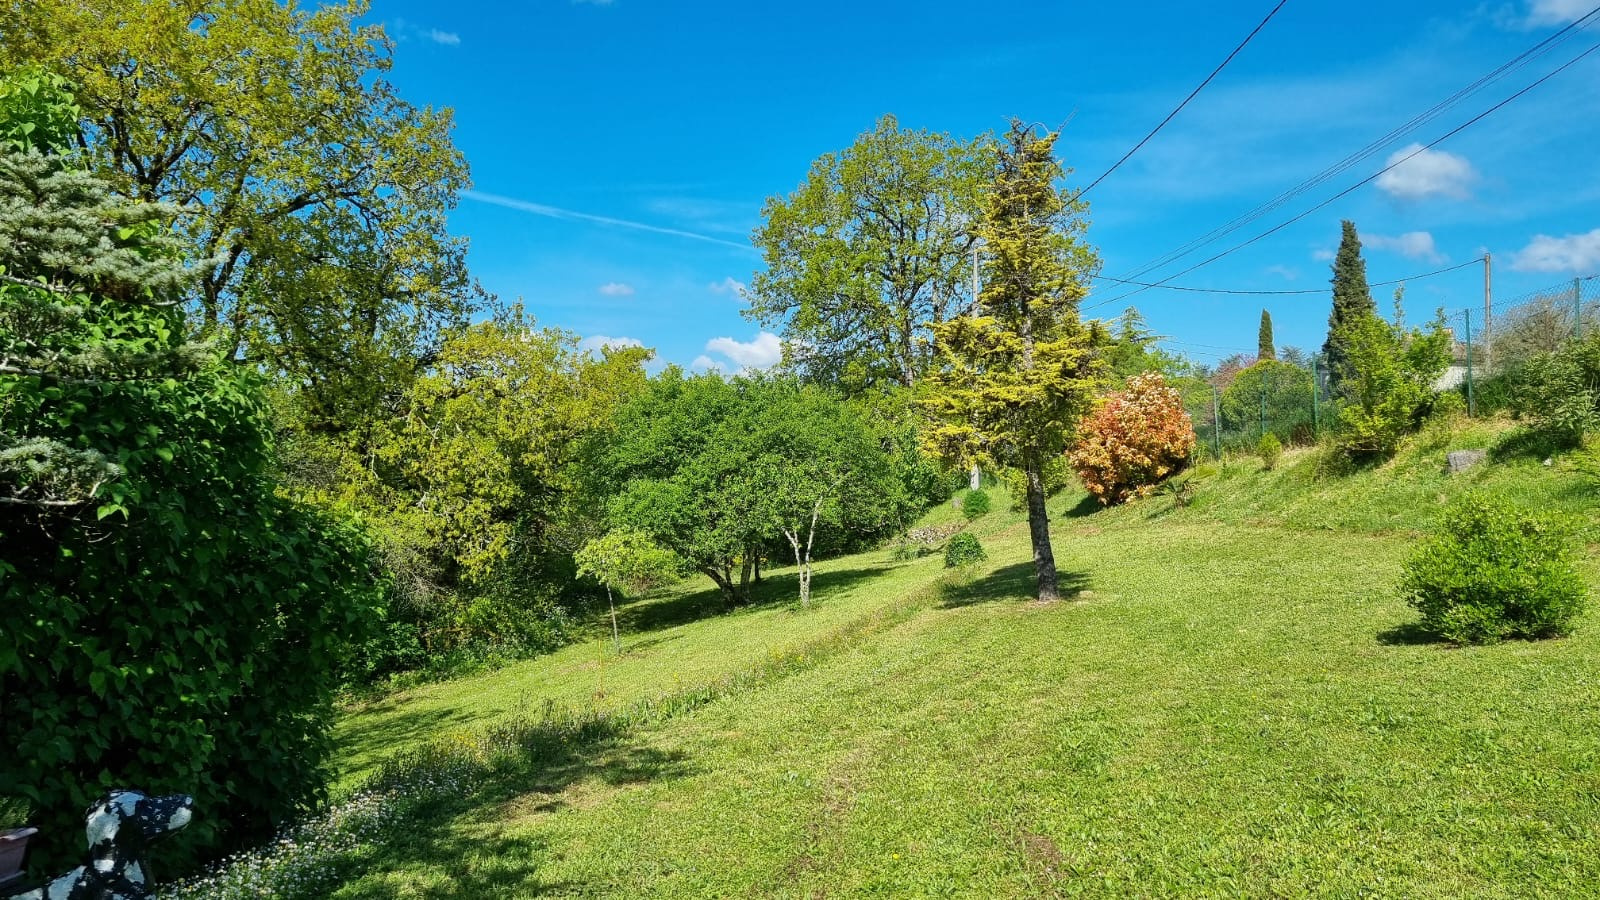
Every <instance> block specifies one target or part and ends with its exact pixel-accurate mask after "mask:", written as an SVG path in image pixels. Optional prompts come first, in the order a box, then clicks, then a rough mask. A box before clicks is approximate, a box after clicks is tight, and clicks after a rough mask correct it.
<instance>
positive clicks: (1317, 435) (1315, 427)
mask: <svg viewBox="0 0 1600 900" xmlns="http://www.w3.org/2000/svg"><path fill="white" fill-rule="evenodd" d="M1321 368H1322V366H1321V365H1320V364H1318V363H1317V362H1315V361H1313V362H1312V363H1311V439H1312V440H1313V441H1316V440H1320V439H1321V438H1322V422H1321V421H1319V416H1318V413H1317V405H1318V404H1317V396H1318V393H1319V392H1318V391H1317V382H1318V381H1319V380H1320V379H1321V377H1322V374H1321V372H1319V371H1318V370H1319V369H1321Z"/></svg>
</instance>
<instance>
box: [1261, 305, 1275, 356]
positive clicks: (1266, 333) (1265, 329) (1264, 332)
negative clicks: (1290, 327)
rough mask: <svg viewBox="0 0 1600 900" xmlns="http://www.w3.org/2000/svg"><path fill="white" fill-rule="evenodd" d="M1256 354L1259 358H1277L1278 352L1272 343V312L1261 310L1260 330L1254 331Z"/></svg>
mask: <svg viewBox="0 0 1600 900" xmlns="http://www.w3.org/2000/svg"><path fill="white" fill-rule="evenodd" d="M1256 345H1257V347H1258V348H1259V349H1257V350H1256V356H1257V357H1258V358H1260V359H1277V358H1278V352H1277V350H1275V349H1274V348H1273V343H1272V313H1269V312H1267V311H1266V310H1264V309H1263V310H1262V311H1261V330H1260V331H1259V332H1257V333H1256Z"/></svg>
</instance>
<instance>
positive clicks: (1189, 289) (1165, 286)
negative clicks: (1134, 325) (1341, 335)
mask: <svg viewBox="0 0 1600 900" xmlns="http://www.w3.org/2000/svg"><path fill="white" fill-rule="evenodd" d="M1481 262H1483V257H1481V256H1480V257H1478V258H1477V259H1469V260H1467V261H1466V262H1464V263H1460V264H1458V265H1454V266H1449V267H1447V268H1443V269H1436V270H1434V271H1432V272H1423V273H1422V274H1421V275H1411V276H1408V277H1406V278H1396V279H1394V280H1392V281H1375V282H1373V283H1371V284H1369V285H1367V287H1369V288H1375V287H1388V286H1389V285H1393V284H1403V283H1405V282H1409V281H1420V280H1422V279H1424V278H1432V277H1433V276H1435V275H1443V274H1445V273H1446V272H1454V271H1455V270H1457V269H1465V268H1466V267H1467V266H1475V265H1477V264H1478V263H1481ZM1094 277H1095V279H1096V280H1098V281H1114V282H1116V283H1117V284H1126V285H1132V286H1137V287H1141V288H1145V289H1147V290H1148V289H1150V288H1160V289H1161V290H1164V291H1184V292H1187V293H1191V294H1237V295H1247V296H1288V295H1292V294H1326V293H1328V290H1329V289H1328V288H1308V289H1305V290H1293V291H1244V290H1234V289H1231V288H1200V287H1188V286H1186V285H1177V284H1161V283H1153V282H1145V281H1130V280H1128V279H1126V278H1112V277H1111V276H1109V275H1096V276H1094ZM1174 277H1176V276H1174ZM1085 308H1088V307H1085Z"/></svg>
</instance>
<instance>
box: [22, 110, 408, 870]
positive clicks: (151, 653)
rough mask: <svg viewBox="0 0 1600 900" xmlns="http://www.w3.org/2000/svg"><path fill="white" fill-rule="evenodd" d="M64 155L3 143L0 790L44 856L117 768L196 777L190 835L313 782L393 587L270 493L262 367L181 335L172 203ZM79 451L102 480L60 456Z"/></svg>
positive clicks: (195, 837) (263, 821)
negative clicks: (359, 650)
mask: <svg viewBox="0 0 1600 900" xmlns="http://www.w3.org/2000/svg"><path fill="white" fill-rule="evenodd" d="M3 130H5V129H4V126H3V125H0V131H3ZM38 133H40V132H39V131H38V130H35V131H34V132H32V134H38ZM72 159H73V158H72V157H61V156H45V155H40V154H38V153H36V152H30V153H27V154H18V153H16V152H14V151H12V150H10V149H7V150H5V151H4V152H3V153H0V195H3V196H5V198H6V199H7V201H8V202H7V203H5V204H3V205H0V233H3V234H4V236H5V240H4V241H0V247H3V249H0V254H3V259H4V265H5V269H6V272H5V274H6V276H7V281H6V283H5V286H4V288H3V291H4V303H3V305H0V347H3V348H4V351H3V354H0V355H3V356H4V358H5V359H6V360H7V362H6V365H5V367H4V368H3V369H0V447H6V448H9V450H8V455H6V457H5V458H6V460H7V463H8V468H7V469H6V470H5V473H4V477H3V478H0V485H3V486H4V489H3V491H0V501H3V502H0V540H3V542H4V546H5V548H6V552H5V557H4V559H3V560H0V576H3V577H0V610H3V611H4V613H3V615H4V617H5V620H4V633H5V638H6V639H5V640H4V641H0V696H3V697H4V698H5V707H6V708H5V715H3V716H0V747H4V748H5V749H6V752H5V753H3V754H0V791H3V792H4V793H5V794H6V795H7V798H8V799H12V800H15V799H17V798H21V799H22V800H23V801H24V803H25V804H26V806H27V808H28V810H29V813H28V815H29V819H30V820H31V821H32V822H34V823H36V824H38V825H40V826H42V828H43V833H42V834H41V836H40V839H39V841H38V843H39V844H40V846H39V848H38V852H37V853H36V854H35V856H34V857H33V860H34V864H35V865H36V866H37V867H38V868H40V869H42V870H49V869H52V868H56V867H58V866H63V865H70V864H72V863H73V862H75V861H77V860H78V859H79V858H80V857H81V854H82V851H83V846H82V843H81V836H82V833H83V832H82V826H83V820H82V810H83V809H84V807H85V806H86V805H87V803H88V802H89V801H90V800H91V799H92V798H93V797H95V796H96V795H98V794H100V793H102V792H103V791H105V790H106V789H108V788H111V787H114V786H115V787H121V786H127V785H130V784H133V785H138V786H139V787H141V788H144V789H146V790H149V791H151V792H152V793H167V792H186V793H190V794H193V795H194V796H195V797H196V800H197V802H198V805H199V807H200V808H201V809H203V810H205V814H204V815H203V816H197V817H196V820H195V822H194V824H193V825H191V826H190V827H189V828H188V829H186V830H185V831H184V832H183V833H182V834H181V835H180V836H179V837H178V838H177V839H176V840H175V841H174V842H173V843H172V845H171V846H170V848H169V849H168V850H166V852H167V853H171V854H174V855H178V856H184V855H189V854H193V853H203V852H208V851H214V850H216V849H218V848H220V847H224V846H227V845H229V844H233V843H237V842H241V841H244V840H249V839H255V838H259V837H261V836H263V835H265V834H267V833H270V831H271V829H272V827H273V826H274V825H275V824H276V823H279V822H282V821H283V820H284V819H285V818H286V817H288V816H290V815H292V814H295V813H297V812H299V811H301V810H304V809H306V808H307V806H308V805H309V804H311V803H313V802H315V801H316V800H317V799H318V798H319V797H320V796H321V795H322V792H323V790H324V785H325V784H326V779H327V774H328V773H327V750H328V742H327V731H328V726H329V723H330V720H331V716H332V705H331V698H332V693H333V689H334V684H335V681H336V679H337V677H338V676H337V673H338V672H339V670H340V668H341V664H342V661H343V658H344V656H345V654H346V652H347V650H348V647H349V646H350V644H351V643H352V642H353V641H355V640H357V639H359V638H360V637H361V636H362V635H363V634H364V632H365V630H366V628H367V626H368V625H369V623H370V622H371V621H372V618H373V612H374V609H375V607H377V606H378V605H379V604H380V602H381V601H382V592H381V590H380V585H379V582H378V581H377V579H376V578H375V576H374V573H373V571H372V569H371V566H370V564H369V562H370V560H369V551H368V547H367V544H366V539H365V538H364V536H363V535H362V534H361V533H360V532H358V531H357V530H355V529H354V528H353V527H351V526H350V525H348V524H346V523H343V522H341V521H338V520H335V519H333V518H331V517H328V516H326V515H323V514H320V513H317V512H315V511H311V510H308V509H305V508H303V507H301V506H298V505H295V504H294V503H292V502H290V501H288V500H285V499H282V498H280V497H278V496H277V495H276V494H275V492H274V486H273V484H272V482H271V481H270V479H269V478H268V477H267V473H268V472H269V471H270V467H271V451H272V446H271V441H270V428H269V417H268V415H267V412H266V408H265V406H264V403H263V394H262V392H261V390H260V387H259V385H258V383H257V380H256V378H255V377H253V376H252V375H251V374H250V373H248V372H247V371H243V370H241V369H240V368H239V367H237V366H236V365H234V364H232V363H231V362H229V361H226V360H224V359H220V358H218V357H217V356H216V355H215V354H210V353H206V352H204V351H203V348H199V347H196V346H195V345H192V344H189V343H186V341H185V339H184V334H185V333H186V328H185V323H184V321H183V316H182V312H181V307H179V306H177V305H175V304H174V303H173V300H174V299H175V297H176V295H177V292H178V291H179V290H180V288H181V284H182V280H183V277H184V269H183V266H182V264H181V261H180V260H179V259H178V258H177V256H176V249H175V246H176V245H175V242H174V241H172V240H171V238H170V235H168V234H167V233H166V232H165V231H164V230H163V229H162V228H161V222H162V220H163V218H164V217H165V215H166V214H167V213H168V212H169V211H168V210H167V209H166V208H164V207H159V206H146V205H141V204H135V203H129V202H124V201H117V200H113V199H110V197H109V195H108V192H107V191H106V189H105V186H104V185H103V184H101V183H99V182H98V181H96V180H95V179H93V178H92V177H89V176H88V175H86V174H85V173H83V172H79V171H76V170H75V169H73V168H72ZM19 198H31V199H32V201H33V202H25V201H24V202H19ZM47 224H48V227H46V225H47ZM29 447H32V448H36V449H37V448H54V449H53V450H40V451H39V452H38V453H36V454H35V455H34V456H32V457H29V456H28V455H27V452H26V450H25V449H24V450H19V448H29ZM72 458H77V459H80V460H92V461H94V462H95V464H96V465H97V466H98V467H99V468H98V469H97V470H96V471H95V472H94V473H93V478H94V480H92V481H91V480H89V479H88V478H87V477H85V472H86V467H85V466H79V467H76V468H74V467H71V466H69V467H68V470H67V471H66V472H64V473H63V472H62V471H61V470H59V469H57V470H55V471H54V472H52V469H51V466H52V465H53V464H57V463H61V462H62V461H63V460H69V459H72ZM19 460H20V462H19ZM10 466H15V467H14V468H13V467H10Z"/></svg>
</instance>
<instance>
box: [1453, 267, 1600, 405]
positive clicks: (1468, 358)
mask: <svg viewBox="0 0 1600 900" xmlns="http://www.w3.org/2000/svg"><path fill="white" fill-rule="evenodd" d="M1485 318H1486V317H1485V315H1484V313H1483V310H1481V309H1471V308H1468V309H1465V310H1462V311H1460V312H1458V313H1457V314H1456V315H1455V316H1454V317H1453V321H1452V323H1451V324H1452V328H1453V329H1454V330H1455V331H1456V343H1455V359H1454V360H1453V365H1452V366H1451V369H1450V372H1448V373H1447V375H1446V381H1447V382H1448V383H1450V384H1452V385H1456V386H1459V387H1461V388H1462V389H1463V390H1464V391H1465V392H1466V394H1467V397H1468V401H1469V404H1470V407H1471V409H1472V411H1473V412H1475V413H1482V412H1494V411H1496V410H1498V409H1501V408H1503V407H1504V406H1505V405H1506V404H1507V402H1508V399H1509V391H1510V388H1511V382H1512V380H1513V379H1514V378H1515V374H1516V372H1517V371H1518V370H1519V369H1520V368H1521V367H1522V366H1524V365H1525V364H1526V363H1527V362H1528V361H1529V360H1531V359H1533V358H1535V357H1537V356H1539V355H1541V354H1545V353H1553V352H1555V351H1557V350H1559V349H1561V348H1562V347H1563V346H1565V345H1566V344H1567V343H1569V342H1571V341H1574V340H1577V339H1580V338H1582V337H1584V336H1587V335H1594V334H1600V276H1596V275H1589V276H1585V277H1579V278H1574V279H1572V280H1570V281H1564V282H1561V283H1559V284H1554V285H1551V286H1549V287H1546V288H1541V289H1540V290H1537V291H1532V292H1529V293H1527V294H1523V295H1520V296H1518V297H1515V298H1512V299H1509V300H1503V301H1500V302H1498V303H1495V304H1493V306H1492V307H1491V308H1490V310H1489V315H1488V316H1487V319H1488V321H1487V322H1485V321H1484V320H1485Z"/></svg>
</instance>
